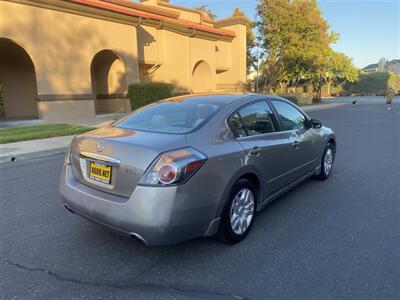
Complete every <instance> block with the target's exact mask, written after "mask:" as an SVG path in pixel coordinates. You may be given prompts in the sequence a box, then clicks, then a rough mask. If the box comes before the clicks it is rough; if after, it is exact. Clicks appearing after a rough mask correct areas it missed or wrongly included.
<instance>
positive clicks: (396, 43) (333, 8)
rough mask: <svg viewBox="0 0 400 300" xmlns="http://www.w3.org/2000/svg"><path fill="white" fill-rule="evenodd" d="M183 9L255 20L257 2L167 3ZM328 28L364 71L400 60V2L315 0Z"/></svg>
mask: <svg viewBox="0 0 400 300" xmlns="http://www.w3.org/2000/svg"><path fill="white" fill-rule="evenodd" d="M170 3H171V4H177V5H183V6H186V7H197V6H200V5H203V4H204V5H207V6H208V7H209V8H210V9H211V10H212V11H214V13H215V14H216V15H217V16H218V18H219V19H221V18H226V17H229V16H230V14H231V13H232V11H233V9H234V8H235V7H237V6H238V7H240V8H241V9H242V10H243V11H244V12H245V13H246V14H247V15H248V16H249V17H251V18H254V16H255V13H256V6H257V0H170ZM318 3H319V6H320V8H321V10H322V13H323V16H324V18H325V19H326V20H327V21H328V23H329V24H330V25H331V29H332V30H334V31H335V32H337V33H339V34H340V39H339V41H338V42H337V43H336V44H335V45H333V48H334V49H335V50H337V51H340V52H343V53H345V54H346V55H348V56H350V57H352V58H353V62H354V64H355V65H356V66H357V67H359V68H363V67H365V66H366V65H368V64H371V63H377V62H378V60H379V59H380V58H382V57H385V58H387V59H400V0H318Z"/></svg>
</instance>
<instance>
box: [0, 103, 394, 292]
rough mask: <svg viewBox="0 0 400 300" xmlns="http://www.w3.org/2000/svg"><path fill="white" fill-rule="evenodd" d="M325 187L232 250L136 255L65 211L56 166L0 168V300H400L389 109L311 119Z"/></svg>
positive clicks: (316, 185)
mask: <svg viewBox="0 0 400 300" xmlns="http://www.w3.org/2000/svg"><path fill="white" fill-rule="evenodd" d="M310 115H311V116H312V117H313V118H318V119H320V120H322V122H323V123H324V125H326V126H329V127H332V128H333V129H334V130H335V131H336V134H337V142H338V151H337V158H336V163H335V166H334V170H333V173H332V176H331V178H330V179H329V180H328V181H326V182H320V181H315V180H311V179H310V180H308V181H306V182H305V183H303V184H301V185H300V186H298V187H296V188H295V189H293V190H292V191H291V192H289V193H287V194H286V195H284V196H282V197H280V198H279V199H277V200H275V201H274V202H273V203H271V204H270V205H269V206H267V207H266V209H265V210H263V211H262V212H261V213H260V214H258V215H257V217H256V219H255V224H254V226H253V228H252V232H251V233H250V235H249V236H248V238H247V239H246V240H244V241H243V242H242V243H240V244H238V245H235V246H228V245H224V244H220V243H219V242H217V241H215V240H214V239H197V240H193V241H189V242H186V243H183V244H179V245H175V246H169V247H147V246H144V245H142V244H141V243H139V242H137V241H133V240H129V239H127V238H125V237H121V236H118V235H116V234H114V233H112V232H109V231H107V230H104V228H102V227H99V226H97V225H95V224H92V223H90V222H88V221H86V220H83V219H82V218H80V217H78V216H76V215H73V214H71V213H69V212H67V211H66V210H65V209H64V208H63V205H62V202H61V199H60V196H59V194H58V177H59V172H60V169H61V164H62V160H63V155H53V156H48V157H42V158H37V159H31V160H25V161H19V162H18V161H17V162H14V163H6V164H3V165H0V237H1V238H0V299H113V298H118V299H125V298H127V299H128V298H129V299H198V298H200V299H202V298H204V299H399V298H400V159H399V156H400V103H399V101H398V102H397V103H395V104H394V108H393V110H392V111H390V112H388V111H386V109H385V106H384V104H383V102H382V103H379V102H374V101H371V102H368V101H365V102H362V103H360V104H356V105H351V104H349V105H344V106H340V107H336V108H332V109H329V110H321V111H315V112H311V113H310Z"/></svg>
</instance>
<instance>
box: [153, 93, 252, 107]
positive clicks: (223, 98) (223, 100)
mask: <svg viewBox="0 0 400 300" xmlns="http://www.w3.org/2000/svg"><path fill="white" fill-rule="evenodd" d="M250 95H253V94H192V95H183V96H178V97H174V98H168V99H165V100H162V101H160V103H162V102H199V103H203V102H204V103H210V102H213V103H217V104H221V105H228V104H231V103H233V102H235V101H237V100H239V99H244V98H246V97H249V96H250Z"/></svg>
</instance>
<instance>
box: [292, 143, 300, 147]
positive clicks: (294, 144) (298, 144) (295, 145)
mask: <svg viewBox="0 0 400 300" xmlns="http://www.w3.org/2000/svg"><path fill="white" fill-rule="evenodd" d="M292 147H293V148H295V149H298V148H299V147H300V143H299V141H294V142H293V143H292Z"/></svg>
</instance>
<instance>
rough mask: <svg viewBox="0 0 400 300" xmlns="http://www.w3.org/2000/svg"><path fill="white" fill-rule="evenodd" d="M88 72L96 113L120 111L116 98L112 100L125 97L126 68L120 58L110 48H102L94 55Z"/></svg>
mask: <svg viewBox="0 0 400 300" xmlns="http://www.w3.org/2000/svg"><path fill="white" fill-rule="evenodd" d="M90 73H91V77H92V92H93V95H94V96H95V98H96V113H97V114H99V113H110V112H118V111H120V110H121V108H120V105H119V104H118V100H116V101H112V100H114V99H122V98H124V97H126V91H127V79H126V68H125V64H124V62H123V61H122V59H121V58H120V57H119V56H118V55H117V54H116V53H115V52H113V51H111V50H102V51H100V52H98V53H97V54H96V55H95V56H94V58H93V61H92V64H91V68H90Z"/></svg>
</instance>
